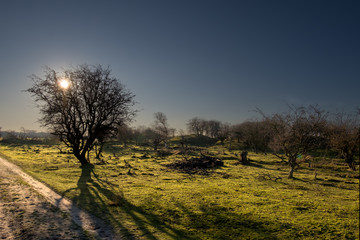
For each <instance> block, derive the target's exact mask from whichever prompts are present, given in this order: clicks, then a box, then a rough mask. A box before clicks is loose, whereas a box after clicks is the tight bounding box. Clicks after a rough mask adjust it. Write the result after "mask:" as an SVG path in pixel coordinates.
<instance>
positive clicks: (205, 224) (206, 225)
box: [176, 203, 282, 240]
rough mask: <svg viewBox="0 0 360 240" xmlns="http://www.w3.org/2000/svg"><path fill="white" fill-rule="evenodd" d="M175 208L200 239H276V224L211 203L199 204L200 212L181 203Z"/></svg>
mask: <svg viewBox="0 0 360 240" xmlns="http://www.w3.org/2000/svg"><path fill="white" fill-rule="evenodd" d="M176 206H177V207H178V208H179V209H181V211H182V214H184V215H185V216H184V217H185V218H187V219H189V220H190V222H191V223H192V224H193V226H192V227H193V229H196V231H197V232H198V235H199V238H201V239H274V240H275V239H278V238H277V237H276V236H275V235H274V226H275V225H276V223H273V222H265V221H262V220H260V219H256V218H255V217H254V216H253V215H244V214H239V213H235V212H233V211H231V210H230V209H228V208H226V207H222V206H219V205H217V204H211V203H210V204H209V203H206V204H201V205H200V206H199V210H200V211H196V212H195V211H191V210H190V209H189V208H187V207H186V206H184V205H182V204H181V203H176ZM270 226H272V227H270ZM276 228H279V229H280V228H282V226H280V225H279V226H277V227H276Z"/></svg>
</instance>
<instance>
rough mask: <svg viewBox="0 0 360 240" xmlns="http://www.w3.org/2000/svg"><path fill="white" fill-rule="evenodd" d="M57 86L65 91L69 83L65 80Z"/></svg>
mask: <svg viewBox="0 0 360 240" xmlns="http://www.w3.org/2000/svg"><path fill="white" fill-rule="evenodd" d="M59 85H60V87H61V88H63V89H67V88H68V87H69V86H70V82H69V80H67V79H61V80H60V82H59Z"/></svg>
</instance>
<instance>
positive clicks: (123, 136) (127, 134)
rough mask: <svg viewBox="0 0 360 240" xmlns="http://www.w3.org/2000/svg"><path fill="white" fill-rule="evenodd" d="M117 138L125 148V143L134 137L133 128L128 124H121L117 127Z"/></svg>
mask: <svg viewBox="0 0 360 240" xmlns="http://www.w3.org/2000/svg"><path fill="white" fill-rule="evenodd" d="M117 138H118V140H119V141H120V142H121V143H122V144H123V145H124V147H125V148H126V147H127V144H128V143H129V142H130V141H131V140H132V139H133V138H134V130H133V129H132V128H130V127H129V126H128V125H123V126H121V127H119V129H118V132H117Z"/></svg>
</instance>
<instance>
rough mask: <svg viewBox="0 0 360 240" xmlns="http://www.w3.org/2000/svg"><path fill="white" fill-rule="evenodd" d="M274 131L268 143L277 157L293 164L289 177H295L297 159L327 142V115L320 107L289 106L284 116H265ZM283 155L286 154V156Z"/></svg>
mask: <svg viewBox="0 0 360 240" xmlns="http://www.w3.org/2000/svg"><path fill="white" fill-rule="evenodd" d="M265 120H266V121H267V123H268V124H270V126H271V128H272V133H273V135H272V139H271V142H270V144H269V146H270V148H271V149H272V150H273V153H274V155H275V156H277V157H279V158H281V159H282V160H284V161H287V163H288V164H289V165H290V171H289V175H288V177H289V178H293V174H294V171H295V168H296V167H297V165H298V163H297V158H298V157H299V156H300V155H305V154H308V153H309V152H310V151H312V150H315V149H316V148H318V146H319V145H320V144H321V143H323V142H324V139H325V133H326V125H327V113H326V112H324V111H323V110H320V109H319V108H318V107H315V106H309V107H307V108H305V107H295V106H289V111H288V112H287V113H284V114H274V115H272V116H270V117H265ZM281 154H284V155H285V157H283V156H282V155H281Z"/></svg>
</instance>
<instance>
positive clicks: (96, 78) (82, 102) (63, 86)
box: [26, 65, 136, 165]
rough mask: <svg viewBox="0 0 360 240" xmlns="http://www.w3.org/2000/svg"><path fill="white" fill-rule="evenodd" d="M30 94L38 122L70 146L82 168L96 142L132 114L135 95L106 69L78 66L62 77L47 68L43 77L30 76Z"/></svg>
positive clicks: (101, 141) (112, 131)
mask: <svg viewBox="0 0 360 240" xmlns="http://www.w3.org/2000/svg"><path fill="white" fill-rule="evenodd" d="M30 78H31V79H32V80H33V86H32V87H31V88H29V89H27V90H26V91H27V92H29V93H30V94H31V95H32V96H33V97H34V98H35V101H36V102H37V103H38V107H39V108H40V113H41V118H40V122H41V124H42V125H43V126H44V127H47V128H48V129H49V130H50V131H51V132H52V133H53V134H54V135H56V136H58V137H59V138H60V140H61V141H62V142H64V143H65V144H66V145H67V146H68V147H70V148H71V149H72V151H73V153H74V155H75V157H76V158H77V159H78V160H79V161H80V163H81V165H86V164H89V163H90V160H89V158H88V157H87V154H88V153H89V152H90V151H91V150H92V149H93V148H94V145H95V143H97V144H98V143H99V142H100V143H103V142H104V140H105V139H106V138H107V137H109V136H111V135H112V134H114V133H116V131H117V130H118V129H119V127H120V126H122V125H124V124H125V123H126V122H128V121H130V120H131V119H132V118H133V117H134V115H135V112H136V111H135V110H133V106H134V97H135V95H134V94H133V93H132V92H131V91H129V90H127V89H126V88H125V86H124V85H123V84H121V83H120V82H119V81H118V79H117V78H115V77H112V76H111V70H110V69H109V68H103V67H102V66H101V65H97V66H89V65H79V66H77V67H74V68H70V69H67V70H65V71H64V72H63V73H62V74H59V73H57V72H56V71H55V70H53V69H51V68H49V67H46V68H45V71H44V77H38V76H36V75H32V76H31V77H30Z"/></svg>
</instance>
